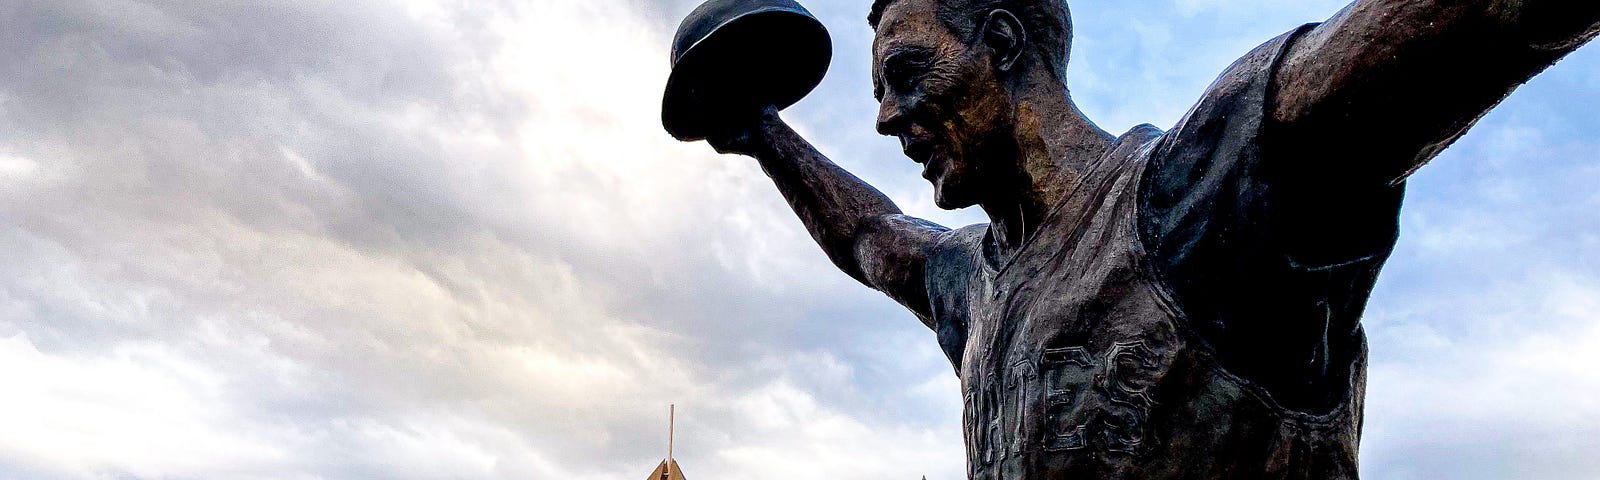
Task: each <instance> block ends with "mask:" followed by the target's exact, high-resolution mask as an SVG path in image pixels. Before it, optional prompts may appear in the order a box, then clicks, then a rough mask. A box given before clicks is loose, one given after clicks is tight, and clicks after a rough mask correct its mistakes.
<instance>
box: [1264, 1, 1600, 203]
mask: <svg viewBox="0 0 1600 480" xmlns="http://www.w3.org/2000/svg"><path fill="white" fill-rule="evenodd" d="M1597 33H1600V2H1595V1H1588V0H1360V1H1357V2H1355V3H1353V4H1351V5H1350V6H1348V7H1346V8H1345V9H1344V10H1343V11H1341V12H1339V13H1338V14H1337V15H1335V16H1334V17H1333V18H1331V19H1329V20H1328V21H1326V22H1324V23H1322V24H1321V25H1318V26H1317V27H1315V28H1314V29H1312V30H1311V31H1309V32H1307V33H1306V34H1305V35H1303V36H1301V37H1300V38H1299V39H1298V40H1297V41H1296V42H1295V43H1294V44H1293V46H1291V47H1290V49H1289V51H1288V54H1287V56H1286V58H1285V59H1284V62H1283V64H1282V67H1281V68H1280V70H1279V72H1278V76H1277V78H1276V81H1275V82H1274V84H1275V85H1274V86H1275V87H1276V90H1277V95H1276V98H1275V100H1276V104H1275V105H1274V107H1273V111H1272V119H1273V120H1274V123H1276V124H1277V125H1278V127H1279V128H1278V129H1277V130H1276V134H1277V136H1278V137H1281V138H1274V139H1273V141H1275V142H1278V143H1282V144H1295V145H1305V146H1314V147H1315V148H1307V149H1303V150H1301V151H1299V152H1296V154H1299V155H1303V157H1302V158H1303V160H1299V162H1304V164H1303V165H1302V167H1303V168H1304V169H1305V170H1304V172H1305V173H1306V174H1307V175H1308V176H1310V177H1315V178H1322V179H1348V180H1350V181H1354V182H1381V183H1395V182H1398V181H1400V180H1402V179H1403V178H1404V177H1405V176H1406V175H1407V174H1409V173H1411V172H1412V171H1414V170H1415V169H1416V168H1417V167H1419V166H1421V165H1422V164H1423V163H1426V162H1427V161H1428V160H1430V159H1432V158H1433V157H1434V156H1435V155H1437V154H1438V153H1439V152H1440V151H1441V150H1443V149H1444V148H1445V147H1447V146H1449V145H1450V143H1451V142H1453V141H1454V140H1455V139H1456V138H1458V137H1460V136H1461V134H1463V133H1465V132H1466V130H1467V128H1469V127H1471V126H1472V124H1473V123H1474V122H1475V121H1477V119H1478V118H1479V117H1481V116H1482V115H1483V114H1484V112H1486V111H1487V110H1488V109H1490V108H1491V107H1493V106H1494V105H1496V104H1498V103H1499V102H1500V101H1501V100H1502V99H1504V98H1505V97H1506V96H1507V95H1508V94H1510V93H1511V91H1512V90H1513V89H1515V88H1516V87H1517V86H1519V85H1521V84H1522V83H1523V82H1525V81H1527V80H1528V79H1529V78H1531V77H1533V76H1534V75H1535V74H1537V73H1539V72H1540V71H1543V70H1544V69H1545V68H1546V67H1548V66H1550V65H1551V64H1553V63H1555V62H1556V61H1557V60H1559V59H1560V58H1561V57H1563V56H1565V55H1566V54H1567V53H1570V52H1571V51H1573V50H1574V49H1576V48H1578V47H1579V46H1581V45H1583V44H1584V43H1586V42H1588V41H1589V40H1591V39H1593V38H1594V37H1595V35H1596V34H1597Z"/></svg>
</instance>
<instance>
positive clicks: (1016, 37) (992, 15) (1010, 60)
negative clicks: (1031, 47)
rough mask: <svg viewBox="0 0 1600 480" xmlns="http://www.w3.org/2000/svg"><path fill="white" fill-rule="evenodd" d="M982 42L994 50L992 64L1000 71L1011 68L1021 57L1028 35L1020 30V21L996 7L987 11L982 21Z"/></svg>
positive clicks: (1006, 11) (1008, 12)
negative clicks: (987, 16)
mask: <svg viewBox="0 0 1600 480" xmlns="http://www.w3.org/2000/svg"><path fill="white" fill-rule="evenodd" d="M983 43H984V44H985V45H988V46H989V48H991V49H993V50H994V62H995V64H994V66H995V68H998V69H1000V71H1002V72H1004V71H1009V70H1011V67H1012V65H1015V64H1016V63H1017V59H1019V58H1022V52H1023V50H1025V49H1026V48H1025V47H1026V45H1027V43H1028V35H1027V34H1026V33H1024V32H1023V30H1022V22H1020V21H1018V20H1017V16H1016V15H1012V14H1011V12H1010V11H1008V10H1006V9H1003V8H997V9H994V11H991V12H989V18H987V19H985V20H984V21H983Z"/></svg>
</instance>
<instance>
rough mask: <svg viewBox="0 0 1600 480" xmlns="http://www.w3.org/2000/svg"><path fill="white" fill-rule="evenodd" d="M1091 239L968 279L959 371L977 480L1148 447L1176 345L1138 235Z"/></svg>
mask: <svg viewBox="0 0 1600 480" xmlns="http://www.w3.org/2000/svg"><path fill="white" fill-rule="evenodd" d="M1095 240H1096V241H1095V242H1092V243H1079V245H1087V246H1086V247H1081V248H1075V249H1062V248H1052V247H1053V246H1051V245H1042V246H1040V248H1037V249H1036V250H1034V251H1031V252H1024V253H1023V254H1019V256H1018V258H1017V259H1015V260H1014V261H1013V262H1012V264H1010V265H1008V266H1005V267H1003V268H1002V269H1001V270H999V271H984V272H981V273H980V274H979V275H976V276H975V277H976V278H974V280H973V281H972V283H970V284H969V285H968V287H969V289H968V291H967V292H966V295H967V298H968V299H970V300H969V304H968V307H969V308H968V309H967V312H966V314H967V318H968V322H969V323H968V325H969V329H968V338H967V342H966V344H965V348H964V350H963V354H962V362H961V365H960V372H961V379H962V387H963V397H964V398H963V400H964V402H965V407H966V409H965V419H964V423H965V426H966V431H967V442H968V452H969V456H970V458H969V460H970V464H971V466H972V468H973V470H974V472H973V473H974V474H975V475H974V478H1010V477H1013V475H1010V474H1006V473H1004V472H1014V473H1020V472H1029V471H1035V470H1037V469H1039V468H1042V465H1043V464H1049V463H1052V462H1055V461H1064V459H1068V458H1069V457H1072V456H1076V455H1081V454H1091V455H1099V456H1104V455H1133V454H1136V453H1137V452H1139V451H1140V450H1141V448H1142V447H1143V446H1144V445H1145V441H1146V440H1145V438H1146V430H1147V429H1146V421H1147V418H1148V417H1149V416H1150V413H1151V409H1152V408H1153V407H1154V406H1155V402H1154V400H1153V398H1152V395H1153V394H1154V393H1153V390H1154V388H1155V386H1156V384H1157V383H1158V381H1159V380H1160V379H1161V378H1162V376H1163V375H1164V373H1165V372H1166V371H1167V370H1168V369H1169V368H1170V364H1171V362H1172V358H1173V357H1174V355H1173V353H1174V352H1175V351H1176V350H1177V349H1178V348H1179V345H1178V342H1179V341H1180V340H1179V336H1178V335H1176V334H1175V328H1174V327H1173V325H1174V322H1173V317H1172V316H1171V315H1170V314H1168V313H1167V312H1168V310H1167V309H1165V308H1164V307H1163V306H1162V303H1161V302H1160V301H1159V299H1158V296H1157V294H1156V293H1155V292H1156V290H1155V288H1154V287H1153V286H1152V283H1151V282H1150V280H1149V279H1148V278H1147V276H1146V275H1145V274H1144V270H1143V269H1142V268H1141V267H1140V262H1139V259H1138V258H1137V257H1136V255H1137V254H1138V252H1137V251H1136V250H1135V249H1130V248H1127V247H1126V245H1131V240H1132V239H1126V240H1130V242H1123V241H1122V240H1124V239H1117V238H1106V239H1095ZM1046 470H1048V468H1046ZM986 472H987V473H986Z"/></svg>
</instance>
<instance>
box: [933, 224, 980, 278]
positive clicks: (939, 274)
mask: <svg viewBox="0 0 1600 480" xmlns="http://www.w3.org/2000/svg"><path fill="white" fill-rule="evenodd" d="M988 232H989V224H987V223H979V224H976V225H968V226H965V227H961V228H957V229H955V230H950V231H947V232H944V233H941V234H939V236H938V238H937V239H935V240H934V242H933V243H932V244H931V245H929V246H928V252H927V253H928V255H927V262H928V263H927V272H928V278H929V280H930V287H932V286H933V285H932V284H931V283H951V282H952V281H955V280H964V279H965V278H966V277H968V276H970V275H971V274H972V273H973V272H975V271H976V269H977V268H979V263H978V262H981V261H983V257H982V256H983V244H984V238H985V237H986V235H987V234H988Z"/></svg>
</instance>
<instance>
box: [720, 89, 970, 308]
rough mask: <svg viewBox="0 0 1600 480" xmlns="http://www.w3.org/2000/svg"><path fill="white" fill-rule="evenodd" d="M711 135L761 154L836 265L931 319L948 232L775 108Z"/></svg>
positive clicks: (735, 149)
mask: <svg viewBox="0 0 1600 480" xmlns="http://www.w3.org/2000/svg"><path fill="white" fill-rule="evenodd" d="M707 140H708V141H709V142H710V143H711V145H712V146H713V147H715V148H716V149H717V151H719V152H722V153H737V154H743V155H748V156H752V157H755V158H756V159H757V160H758V161H759V162H760V163H761V168H762V169H763V170H765V171H766V173H767V176H769V177H771V178H772V181H773V183H774V184H776V185H777V187H778V191H779V192H781V193H782V194H783V198H784V199H786V200H788V202H789V206H790V207H792V208H793V209H794V212H795V214H796V215H798V216H799V217H800V221H801V222H803V223H804V224H805V226H806V230H809V231H810V232H811V238H813V239H815V240H816V241H817V244H818V245H820V246H821V247H822V250H823V252H825V253H827V255H828V259H829V260H832V261H833V264H834V265H835V266H838V267H839V269H840V270H843V271H844V272H845V273H846V274H849V275H850V276H851V277H852V278H855V279H856V280H857V281H860V282H861V283H863V284H866V285H867V286H869V287H872V288H874V289H877V290H878V291H881V292H883V293H885V294H887V295H889V297H890V298H893V299H895V301H897V302H900V304H901V305H904V306H905V307H906V308H909V309H911V310H912V311H913V312H915V313H916V314H917V315H918V317H920V318H921V319H922V320H923V322H924V323H929V322H930V320H929V316H930V307H929V305H928V293H927V285H926V280H925V279H924V277H923V275H924V272H925V264H926V262H927V251H928V249H929V247H930V246H931V245H932V244H933V242H934V240H935V239H936V238H937V236H938V235H939V234H941V233H943V232H945V231H948V229H946V228H944V227H941V226H939V225H936V224H933V223H930V222H927V221H925V220H921V219H917V218H914V217H910V216H906V215H904V214H902V213H901V212H900V208H899V207H896V206H895V204H894V202H892V201H890V200H889V198H888V197H886V196H884V195H883V193H881V192H879V191H878V190H877V189H875V188H873V187H872V186H871V185H868V184H867V183H866V182H864V181H862V180H861V179H859V178H856V176H855V175H852V174H850V172H847V171H845V170H844V169H843V168H840V167H839V166H838V165H835V164H834V163H833V162H832V161H830V160H828V157H826V156H823V155H822V153H821V152H818V151H817V149H816V148H815V147H813V146H812V145H811V143H810V142H807V141H806V140H805V139H804V138H801V137H800V135H799V134H798V133H795V131H794V130H793V129H791V128H789V126H788V125H787V124H785V123H784V122H783V120H782V119H780V118H778V114H777V111H776V109H772V108H769V109H767V111H766V112H765V113H764V114H763V115H762V118H761V119H760V121H759V122H757V123H756V124H755V125H753V126H751V127H749V128H746V129H744V130H743V131H741V132H739V133H737V134H734V135H726V136H713V137H712V138H709V139H707Z"/></svg>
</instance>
